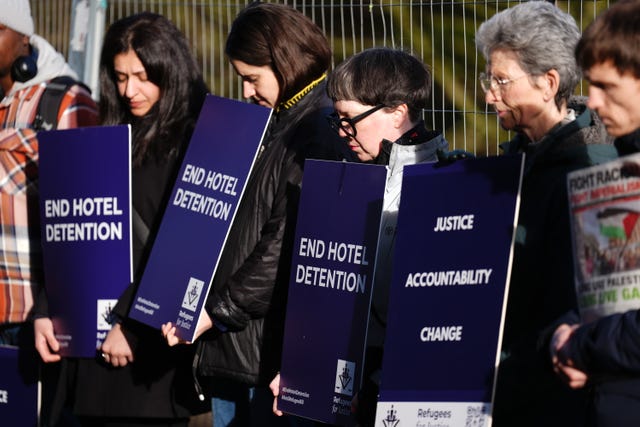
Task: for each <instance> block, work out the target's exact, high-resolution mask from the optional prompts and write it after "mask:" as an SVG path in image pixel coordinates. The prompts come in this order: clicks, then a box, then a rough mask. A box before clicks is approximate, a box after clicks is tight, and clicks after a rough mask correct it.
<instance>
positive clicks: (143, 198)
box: [35, 13, 207, 427]
mask: <svg viewBox="0 0 640 427" xmlns="http://www.w3.org/2000/svg"><path fill="white" fill-rule="evenodd" d="M103 46H104V47H103V50H102V57H101V60H100V90H101V98H100V103H99V107H100V116H101V122H102V124H104V125H116V124H125V123H128V124H130V125H131V128H132V144H133V146H132V153H133V162H132V164H133V170H132V193H133V197H132V199H133V209H134V211H135V213H134V216H135V215H139V217H140V218H141V222H137V221H135V220H134V221H133V227H134V229H133V233H132V239H133V257H134V266H135V276H136V279H137V278H138V277H139V276H140V275H141V273H142V271H143V267H144V264H145V261H146V258H147V255H148V252H149V250H150V248H151V245H152V243H153V239H154V237H155V234H156V231H157V228H158V226H159V222H160V219H161V217H162V212H163V209H164V206H165V204H166V201H167V198H168V197H169V193H170V191H171V186H172V183H173V181H174V180H175V176H176V174H177V172H178V167H179V165H180V161H181V158H182V155H183V153H184V150H185V147H186V145H187V143H188V141H189V139H190V137H191V133H192V132H193V128H194V125H195V122H196V120H197V117H198V114H199V111H200V107H201V106H202V103H203V101H204V98H205V96H206V94H207V87H206V84H205V83H204V81H203V80H202V77H201V74H200V72H199V71H198V66H197V63H196V61H195V59H194V57H193V55H192V54H191V51H190V49H189V45H188V43H187V41H186V39H185V38H184V36H183V35H182V33H180V31H179V30H178V29H177V28H176V27H175V25H174V24H172V23H171V22H170V21H169V20H167V19H166V18H165V17H163V16H161V15H156V14H152V13H141V14H138V15H133V16H129V17H127V18H124V19H121V20H119V21H117V22H115V23H114V24H113V25H111V27H110V28H109V30H108V32H107V34H106V36H105V39H104V45H103ZM142 223H143V224H142ZM145 229H146V230H145ZM147 236H148V237H147ZM136 282H137V280H136ZM134 294H135V287H134V286H133V285H131V286H129V288H127V290H126V291H125V292H124V294H123V295H122V297H121V298H120V299H119V301H118V304H117V305H116V306H115V308H114V310H113V313H114V314H115V317H116V319H117V321H116V323H115V324H114V325H113V327H112V329H111V331H110V332H109V333H108V334H107V337H106V339H105V341H104V343H103V345H102V348H101V352H102V359H101V360H94V359H70V360H65V362H66V364H65V366H64V367H63V369H65V373H66V374H65V376H64V377H63V378H65V381H61V382H60V386H59V388H60V390H63V391H62V392H61V393H59V396H58V400H59V401H60V402H58V404H61V403H62V402H61V400H62V399H63V397H64V396H65V395H67V399H68V400H67V403H68V404H69V405H70V406H71V409H72V411H73V413H74V414H75V415H76V416H77V417H78V419H79V420H80V422H81V424H82V425H83V426H92V427H96V426H98V427H99V426H137V425H145V426H150V425H153V426H186V425H187V424H188V419H189V415H190V409H191V405H192V403H193V402H195V401H196V399H197V396H196V393H195V389H194V388H193V384H192V380H191V378H192V376H191V373H190V369H189V366H190V364H191V360H192V358H193V352H192V351H191V349H190V348H188V347H182V348H168V347H167V346H166V343H165V342H164V340H163V339H162V337H161V336H160V334H158V332H157V331H156V330H153V329H151V328H149V327H147V326H145V325H142V324H140V323H137V322H134V321H131V320H129V319H127V315H128V312H129V306H130V304H131V301H132V299H133V295H134ZM42 320H44V321H46V320H48V319H42ZM45 323H46V322H45ZM35 328H36V335H39V336H41V337H44V338H45V339H46V342H45V341H44V340H43V341H42V342H41V344H40V345H37V346H38V351H39V352H40V354H41V356H42V359H43V360H44V361H45V362H48V361H56V360H59V356H58V355H56V354H54V353H52V352H51V350H54V351H55V350H57V349H58V345H57V342H56V341H55V337H54V336H53V330H52V328H51V329H50V330H40V329H39V324H38V321H36V325H35ZM47 344H48V345H47Z"/></svg>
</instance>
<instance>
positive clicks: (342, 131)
mask: <svg viewBox="0 0 640 427" xmlns="http://www.w3.org/2000/svg"><path fill="white" fill-rule="evenodd" d="M338 136H339V137H340V138H350V136H349V135H347V133H346V132H345V131H344V129H342V127H340V128H338Z"/></svg>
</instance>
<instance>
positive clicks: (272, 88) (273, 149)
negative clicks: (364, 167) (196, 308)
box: [163, 3, 353, 427]
mask: <svg viewBox="0 0 640 427" xmlns="http://www.w3.org/2000/svg"><path fill="white" fill-rule="evenodd" d="M225 51H226V54H227V56H228V57H229V59H230V61H231V64H232V65H233V67H234V68H235V70H236V72H237V73H238V75H239V76H240V77H241V78H242V82H243V95H244V97H245V98H249V99H251V100H252V101H253V102H255V103H257V104H259V105H263V106H265V107H269V108H273V109H274V112H273V115H272V119H271V122H270V124H269V127H268V130H267V133H266V136H265V138H264V140H263V144H262V147H261V151H260V154H259V156H258V159H257V160H256V163H255V165H254V168H253V170H252V172H251V176H250V177H249V180H248V182H247V186H246V189H245V193H244V196H243V199H242V202H241V204H240V206H239V208H238V212H237V214H236V218H235V219H234V225H233V226H232V228H231V230H230V234H229V237H228V239H227V242H228V243H227V245H226V246H225V248H224V251H223V253H222V256H221V259H220V261H219V264H218V269H217V271H216V275H215V277H214V278H213V282H212V288H211V290H210V292H209V297H208V299H207V302H206V304H205V308H206V314H207V315H208V316H204V317H206V319H204V323H205V325H206V326H205V327H206V329H208V328H211V330H210V331H209V332H208V333H207V335H206V336H204V337H202V338H201V339H199V340H198V341H199V342H198V355H199V361H198V362H197V369H198V372H199V374H200V375H201V376H203V377H205V378H206V379H207V381H206V382H207V383H209V384H210V385H211V390H210V391H211V395H212V397H213V399H212V400H213V402H212V404H213V416H214V425H215V426H216V427H224V426H227V425H230V424H231V423H233V425H257V424H258V423H260V424H261V425H271V424H273V423H276V422H279V423H282V422H283V419H282V418H281V419H277V418H275V417H274V416H273V414H272V413H271V393H270V391H269V388H268V384H269V381H270V380H271V379H272V378H273V376H274V375H275V373H276V372H277V370H278V367H279V364H280V354H281V348H282V331H283V323H284V306H285V300H286V295H287V285H288V281H289V270H290V259H291V250H292V246H293V231H294V230H293V228H294V227H295V222H296V212H297V207H298V197H299V190H300V185H301V181H302V168H303V163H304V160H305V158H309V157H314V158H324V159H330V160H340V159H343V158H345V157H346V156H348V157H350V158H351V160H353V157H352V155H351V153H349V152H348V151H347V147H346V145H345V144H343V143H342V141H341V139H340V138H339V137H338V135H336V134H335V133H334V132H332V130H331V128H330V126H329V124H328V123H327V121H326V119H325V117H326V115H327V114H328V113H329V112H331V101H330V100H329V99H328V98H327V96H326V94H325V88H324V85H325V77H326V71H327V68H328V66H329V64H330V60H331V53H330V50H329V44H328V42H327V40H326V38H325V36H324V35H323V33H322V30H321V29H320V28H318V27H317V26H316V25H315V24H314V23H313V22H312V21H311V20H310V19H309V18H307V17H305V16H304V15H303V14H302V13H300V12H298V11H296V10H295V9H293V8H291V7H288V6H284V5H279V4H274V3H252V4H251V5H249V6H248V7H246V8H245V9H244V10H242V11H241V12H240V14H239V15H238V16H237V17H236V19H235V21H234V22H233V25H232V27H231V31H230V33H229V36H228V39H227V43H226V50H225ZM201 323H203V322H201ZM163 331H164V333H165V334H167V335H168V336H167V339H168V341H169V343H170V344H176V343H177V341H178V340H177V338H176V337H175V335H174V333H173V332H174V329H173V326H172V325H171V324H167V325H164V327H163ZM285 421H286V420H285Z"/></svg>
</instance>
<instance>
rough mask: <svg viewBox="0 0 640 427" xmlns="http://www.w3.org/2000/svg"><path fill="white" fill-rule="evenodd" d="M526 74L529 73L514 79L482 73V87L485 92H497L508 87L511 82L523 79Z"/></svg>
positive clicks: (480, 78)
mask: <svg viewBox="0 0 640 427" xmlns="http://www.w3.org/2000/svg"><path fill="white" fill-rule="evenodd" d="M525 76H528V74H523V75H521V76H520V77H516V78H514V79H499V78H497V77H495V76H492V75H491V74H486V73H480V77H479V80H480V87H481V88H482V90H483V91H484V92H485V93H487V92H489V91H490V90H491V91H493V92H494V93H495V92H496V91H502V88H503V87H506V86H507V85H508V84H509V83H512V82H515V81H516V80H518V79H521V78H523V77H525Z"/></svg>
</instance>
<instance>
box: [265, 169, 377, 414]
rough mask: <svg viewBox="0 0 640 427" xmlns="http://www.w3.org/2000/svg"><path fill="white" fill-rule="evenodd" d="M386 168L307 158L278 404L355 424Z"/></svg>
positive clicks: (295, 412) (297, 410) (297, 411)
mask: <svg viewBox="0 0 640 427" xmlns="http://www.w3.org/2000/svg"><path fill="white" fill-rule="evenodd" d="M386 176H387V170H386V168H385V167H384V166H377V165H366V164H357V163H346V162H330V161H317V160H307V162H306V163H305V171H304V178H303V182H302V193H301V196H300V208H299V210H298V223H297V227H296V233H295V242H294V253H293V257H292V262H291V266H292V268H291V279H290V281H289V298H288V300H287V317H286V322H285V336H284V344H283V354H282V367H281V373H280V395H279V398H278V407H279V409H281V410H283V411H285V412H288V413H291V414H295V415H299V416H303V417H306V418H310V419H314V420H320V421H323V422H326V423H330V424H336V425H342V426H347V425H353V424H355V418H354V417H353V416H352V413H351V400H352V399H353V396H355V394H356V393H357V392H358V390H359V388H360V382H361V380H362V368H363V358H364V348H365V333H366V329H367V321H368V318H369V303H370V300H371V286H372V282H373V272H374V265H375V257H376V248H377V241H378V230H379V226H380V214H381V211H382V200H383V195H384V186H385V181H386Z"/></svg>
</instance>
